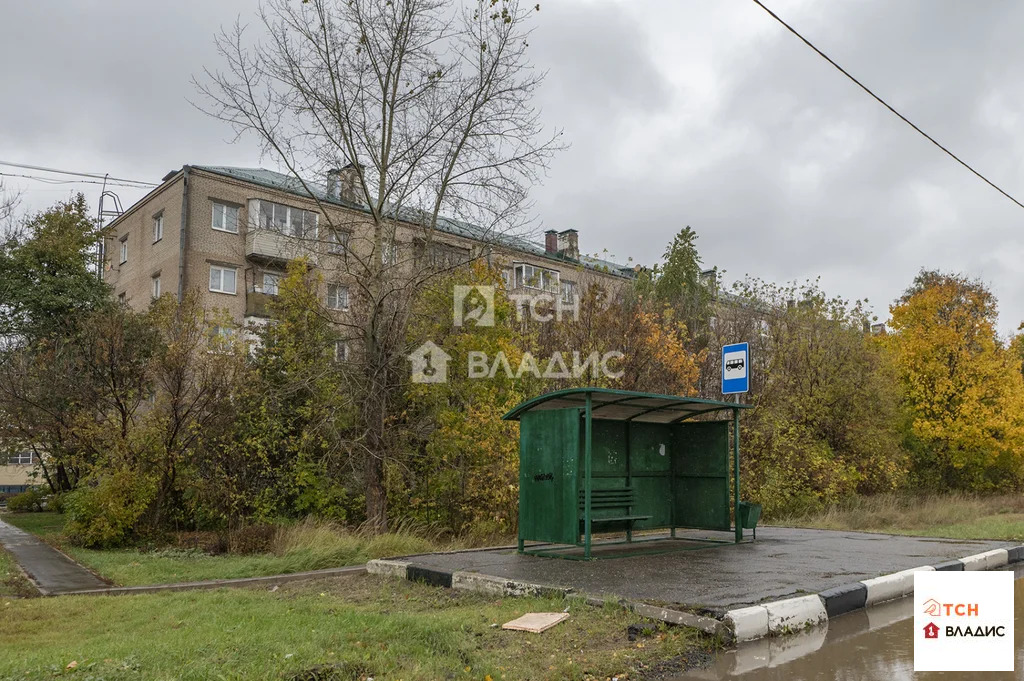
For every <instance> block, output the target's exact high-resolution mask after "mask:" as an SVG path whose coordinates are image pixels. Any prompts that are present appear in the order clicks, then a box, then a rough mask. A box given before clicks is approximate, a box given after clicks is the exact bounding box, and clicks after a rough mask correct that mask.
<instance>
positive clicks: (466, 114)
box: [197, 0, 561, 531]
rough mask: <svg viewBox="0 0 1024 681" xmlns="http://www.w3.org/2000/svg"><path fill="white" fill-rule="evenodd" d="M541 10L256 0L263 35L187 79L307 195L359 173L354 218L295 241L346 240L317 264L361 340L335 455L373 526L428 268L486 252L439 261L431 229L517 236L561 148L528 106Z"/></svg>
mask: <svg viewBox="0 0 1024 681" xmlns="http://www.w3.org/2000/svg"><path fill="white" fill-rule="evenodd" d="M537 10H539V5H531V6H529V7H527V6H524V5H520V3H519V2H517V1H516V0H480V1H479V2H473V3H470V5H469V6H468V7H466V6H463V5H462V3H457V2H453V1H449V0H307V1H304V2H301V3H299V2H294V1H293V0H265V2H264V3H263V5H262V6H261V9H260V13H259V18H260V22H261V23H262V29H263V33H264V35H263V37H262V40H261V41H260V42H258V43H256V44H250V43H249V42H247V36H246V32H245V29H244V27H243V26H241V25H240V24H236V25H235V27H234V29H233V30H231V31H226V32H223V33H222V34H221V35H220V36H219V37H218V41H217V45H218V48H219V51H220V53H221V55H222V57H223V59H224V60H225V62H226V68H225V70H224V71H219V70H207V71H206V77H205V78H204V79H202V80H201V81H200V82H197V87H198V89H199V91H200V92H201V93H202V94H203V95H204V96H205V100H206V101H205V104H203V105H202V108H203V109H204V110H206V111H207V112H208V113H210V114H211V115H213V116H216V117H218V118H220V119H222V120H225V121H228V122H229V123H231V124H232V125H233V126H234V128H235V130H236V131H237V132H238V134H242V133H246V132H253V133H255V134H256V135H257V137H258V138H259V140H260V142H261V143H262V145H263V149H264V151H265V152H266V153H268V154H269V155H270V156H272V157H273V158H275V159H277V160H278V161H279V162H280V163H281V164H282V165H283V166H284V167H286V168H287V169H288V171H289V172H290V173H291V174H292V175H294V176H295V178H296V182H297V183H300V185H301V186H302V187H303V188H304V189H305V190H306V191H308V192H309V193H310V195H312V196H313V197H314V198H318V195H319V193H318V192H317V191H314V190H313V188H312V187H311V186H310V185H308V184H307V183H306V181H305V180H304V179H302V178H303V177H307V176H310V175H313V174H315V173H323V172H326V171H327V170H329V169H332V168H345V167H347V168H349V169H350V172H351V174H352V176H353V177H354V181H353V182H352V183H351V184H352V185H353V186H351V187H349V190H350V192H349V196H350V197H352V198H354V203H357V204H359V207H358V209H357V210H354V211H348V212H344V211H338V210H337V208H336V206H321V209H322V213H323V215H324V217H325V219H326V222H327V224H326V226H324V225H321V234H320V235H316V236H314V237H313V239H310V235H309V234H304V235H301V237H302V238H304V239H305V240H307V241H309V242H310V243H308V244H307V246H308V248H309V250H316V249H318V248H322V246H320V245H319V244H318V243H314V242H315V241H317V240H320V241H322V231H323V228H324V227H326V228H327V229H329V230H337V231H344V232H345V233H346V234H349V237H348V238H349V239H350V243H349V245H348V247H347V251H346V253H345V257H344V258H335V259H333V260H332V262H331V263H329V262H327V261H326V259H321V260H320V261H319V264H320V266H321V267H323V268H327V267H336V268H338V269H340V270H342V272H340V273H339V276H340V275H341V274H344V275H347V278H346V279H345V281H346V283H347V284H348V285H351V286H352V287H353V288H354V291H355V295H353V300H352V308H351V309H352V312H351V313H350V314H347V315H345V316H343V317H335V318H334V321H335V323H336V324H338V326H339V329H340V330H341V331H342V334H343V335H344V336H345V337H349V338H352V339H354V340H356V341H357V344H358V346H359V347H358V350H357V352H356V353H355V356H354V357H353V361H352V362H350V363H349V366H350V368H351V370H352V372H353V376H352V381H351V385H352V389H353V391H354V393H355V394H354V398H355V401H356V403H357V404H359V405H360V426H359V428H357V429H356V432H355V433H354V434H353V436H352V437H351V438H350V440H349V441H348V442H347V443H346V446H347V447H348V448H349V449H350V451H351V452H352V454H353V456H355V457H357V458H358V459H360V460H361V462H362V465H361V469H362V470H363V471H364V473H365V483H366V510H367V517H368V521H369V523H370V525H371V527H372V528H373V529H376V530H378V531H384V530H386V528H387V499H386V493H385V485H384V478H385V471H386V468H387V466H388V465H389V463H392V462H394V461H396V459H395V458H394V456H393V453H394V451H395V450H396V448H400V447H401V446H402V442H401V439H400V437H399V436H398V434H397V426H398V424H399V421H400V416H399V415H400V412H401V401H402V394H403V387H404V383H405V381H406V366H405V365H406V361H405V356H406V350H407V348H406V330H407V325H408V322H409V318H410V315H411V314H412V308H413V301H414V300H415V296H416V294H417V292H418V291H419V290H421V288H422V286H423V285H424V283H425V282H426V281H427V280H428V279H429V278H430V277H432V276H434V275H435V274H437V273H438V272H439V271H444V270H445V269H449V268H450V267H452V266H458V265H460V264H463V263H464V262H466V261H468V260H472V259H475V258H479V257H485V256H486V255H487V253H488V251H489V249H487V248H480V247H475V248H473V249H467V250H466V252H465V253H461V254H460V255H459V256H458V257H456V258H455V259H454V261H453V260H452V259H447V260H446V262H445V263H444V264H443V265H442V266H441V267H438V266H437V262H436V261H435V259H434V258H432V257H431V254H432V252H433V250H432V249H434V247H435V246H434V236H435V232H437V230H439V229H443V230H444V231H452V230H456V231H458V230H468V231H469V232H470V233H471V234H472V236H473V238H474V240H475V242H476V243H477V244H481V243H484V244H486V243H495V242H500V241H501V239H502V238H504V236H505V235H507V233H509V232H511V231H515V230H517V229H520V228H522V226H523V224H524V222H525V215H526V212H527V210H528V204H527V195H528V190H529V188H530V186H531V185H532V184H534V183H535V182H536V181H537V179H538V173H539V172H540V171H541V170H543V169H544V168H545V167H546V164H547V161H548V160H549V158H550V157H551V155H552V154H553V153H554V152H555V151H556V150H558V149H559V148H560V146H561V143H560V141H559V138H560V133H559V132H557V131H556V132H554V133H552V134H551V135H550V136H545V135H544V134H543V130H542V126H541V124H540V119H539V113H538V112H537V110H536V109H534V108H533V107H532V105H531V101H532V98H533V96H534V94H535V92H536V90H537V87H538V86H539V85H540V83H541V81H542V79H543V74H540V73H537V72H535V71H534V70H533V68H532V67H531V65H530V63H529V61H528V60H527V49H528V37H529V34H530V29H529V22H530V20H531V16H532V15H533V14H534V12H535V11H537ZM410 234H412V238H411V239H410V238H408V237H409V235H410ZM410 242H415V243H416V248H404V247H402V246H400V244H404V243H410ZM329 276H334V275H329Z"/></svg>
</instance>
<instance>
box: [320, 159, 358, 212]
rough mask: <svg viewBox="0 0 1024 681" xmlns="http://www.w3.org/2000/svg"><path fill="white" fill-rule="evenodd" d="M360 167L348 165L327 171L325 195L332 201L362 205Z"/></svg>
mask: <svg viewBox="0 0 1024 681" xmlns="http://www.w3.org/2000/svg"><path fill="white" fill-rule="evenodd" d="M361 170H362V166H358V167H357V166H356V164H355V163H349V164H348V165H347V166H345V167H344V168H331V169H330V170H328V171H327V194H328V196H330V197H331V198H332V199H339V200H341V201H347V202H349V203H355V204H359V205H363V204H364V203H366V201H365V200H364V199H363V187H362V184H361V183H360V182H359V172H360V171H361Z"/></svg>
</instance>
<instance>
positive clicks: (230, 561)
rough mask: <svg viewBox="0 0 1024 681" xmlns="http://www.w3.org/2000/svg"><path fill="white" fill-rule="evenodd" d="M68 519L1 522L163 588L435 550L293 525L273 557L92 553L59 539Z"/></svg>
mask: <svg viewBox="0 0 1024 681" xmlns="http://www.w3.org/2000/svg"><path fill="white" fill-rule="evenodd" d="M65 518H66V516H63V515H60V514H58V513H7V514H5V515H4V516H3V517H2V519H3V520H4V521H5V522H8V523H10V524H12V525H15V526H17V527H20V528H21V529H23V530H25V531H26V532H32V533H33V534H36V535H37V536H39V537H41V538H43V539H45V540H46V541H47V542H49V543H51V544H53V545H54V546H56V547H58V548H59V549H61V550H62V551H64V552H65V553H67V554H68V555H69V556H71V557H72V558H74V559H75V560H77V561H78V562H79V563H81V564H82V565H85V566H86V567H88V568H90V569H92V570H93V571H95V572H96V573H98V574H100V575H102V576H103V577H105V578H107V579H109V580H110V581H112V582H113V583H114V584H117V585H121V586H138V585H144V584H167V583H173V582H192V581H202V580H210V579H233V578H238V577H261V576H264V575H277V574H286V573H291V572H302V571H305V570H318V569H321V568H328V567H341V566H344V565H361V564H363V563H365V562H366V561H367V560H370V559H373V558H383V557H388V556H397V555H403V554H406V555H408V554H413V553H423V552H427V551H432V550H435V549H436V548H438V547H435V546H434V545H432V544H431V543H430V542H428V541H427V540H424V539H421V538H418V537H414V536H410V535H404V534H391V535H383V536H380V537H374V538H372V539H368V538H361V537H356V536H353V535H350V534H344V533H339V532H338V531H337V530H335V529H331V528H327V527H324V526H316V525H311V524H310V525H297V526H295V527H294V528H292V530H293V531H291V532H288V533H286V534H285V535H284V536H283V538H281V539H280V540H279V541H277V542H276V544H277V546H276V548H277V550H276V551H275V552H273V553H261V554H255V555H237V554H218V555H208V554H206V553H203V552H202V551H199V550H194V549H173V548H172V549H161V550H139V549H134V548H126V549H109V550H94V549H83V548H79V547H76V546H71V545H70V544H69V543H68V542H67V541H66V540H65V539H64V537H63V534H62V532H63V528H64V522H65Z"/></svg>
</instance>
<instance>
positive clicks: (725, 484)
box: [672, 421, 731, 530]
mask: <svg viewBox="0 0 1024 681" xmlns="http://www.w3.org/2000/svg"><path fill="white" fill-rule="evenodd" d="M674 428H675V432H674V435H675V438H674V441H675V448H674V457H675V461H674V466H673V470H674V473H673V475H674V478H675V479H674V481H673V482H674V485H673V499H672V503H673V508H674V511H675V524H676V526H677V527H694V528H699V529H704V530H729V529H731V524H730V520H729V508H730V504H729V422H728V421H695V422H691V423H680V424H677V425H675V426H674Z"/></svg>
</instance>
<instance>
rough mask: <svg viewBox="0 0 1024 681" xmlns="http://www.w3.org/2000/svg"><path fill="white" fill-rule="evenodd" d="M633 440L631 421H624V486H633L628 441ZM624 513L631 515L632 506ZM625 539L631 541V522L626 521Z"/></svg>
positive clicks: (630, 452)
mask: <svg viewBox="0 0 1024 681" xmlns="http://www.w3.org/2000/svg"><path fill="white" fill-rule="evenodd" d="M632 440H633V422H632V421H626V487H629V488H630V489H632V488H633V464H632V462H631V461H630V459H631V458H632V457H633V451H632V450H631V449H630V442H631V441H632ZM626 515H633V507H632V506H627V507H626ZM626 541H633V523H630V522H627V523H626Z"/></svg>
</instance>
